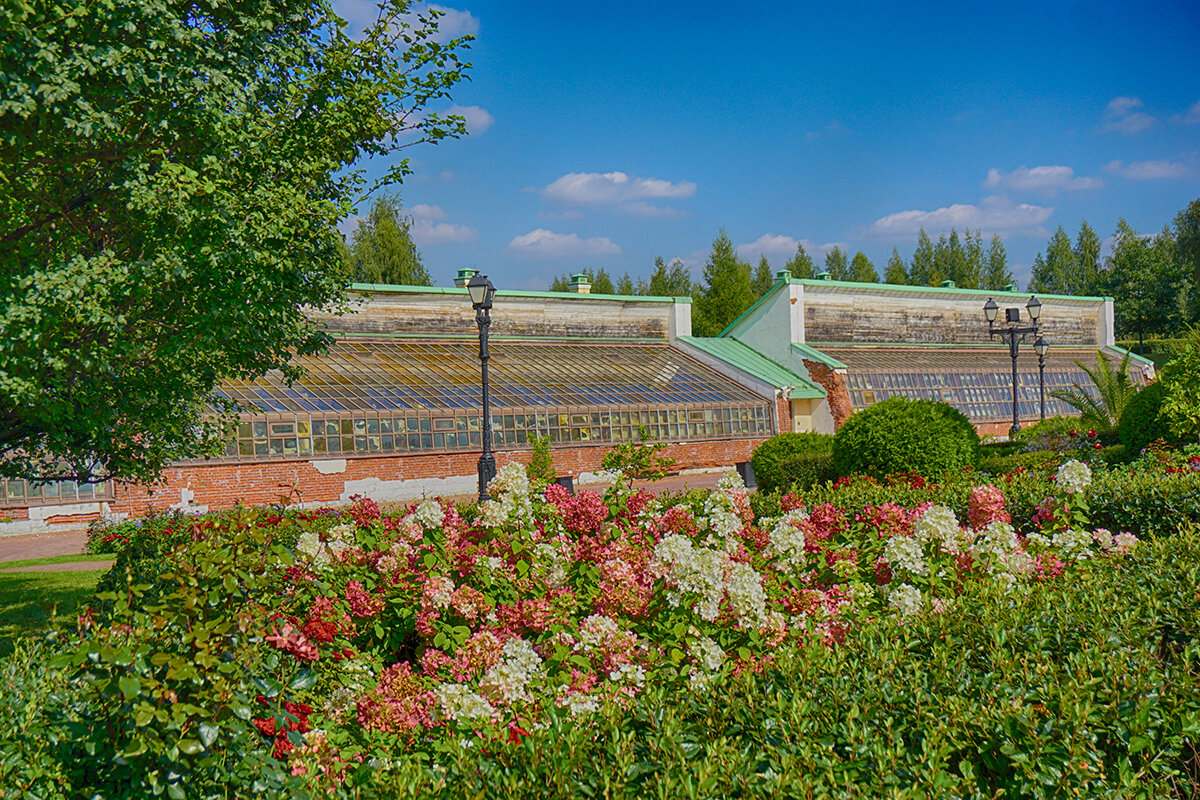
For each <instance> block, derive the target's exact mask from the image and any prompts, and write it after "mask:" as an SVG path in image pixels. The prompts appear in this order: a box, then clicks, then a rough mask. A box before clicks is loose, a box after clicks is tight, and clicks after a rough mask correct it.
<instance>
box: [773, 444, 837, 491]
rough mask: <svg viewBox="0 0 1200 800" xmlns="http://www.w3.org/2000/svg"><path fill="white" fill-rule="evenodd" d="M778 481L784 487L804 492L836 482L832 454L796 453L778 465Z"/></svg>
mask: <svg viewBox="0 0 1200 800" xmlns="http://www.w3.org/2000/svg"><path fill="white" fill-rule="evenodd" d="M779 476H780V481H781V483H782V485H783V486H784V487H790V488H793V489H798V490H800V491H806V490H808V489H810V488H812V487H813V486H818V485H820V484H822V483H826V482H828V481H832V480H837V476H838V475H837V470H836V469H834V468H833V454H832V453H796V454H795V455H791V456H788V457H787V458H785V459H784V460H783V463H781V464H780V465H779Z"/></svg>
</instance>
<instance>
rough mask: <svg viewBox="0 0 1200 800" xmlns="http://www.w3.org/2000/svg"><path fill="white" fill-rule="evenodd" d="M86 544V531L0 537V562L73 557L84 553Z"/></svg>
mask: <svg viewBox="0 0 1200 800" xmlns="http://www.w3.org/2000/svg"><path fill="white" fill-rule="evenodd" d="M86 544H87V531H86V530H73V531H54V532H53V533H26V534H21V535H19V536H0V562H3V561H22V560H24V559H27V558H49V557H50V556H73V555H77V554H79V553H82V552H84V546H85V545H86Z"/></svg>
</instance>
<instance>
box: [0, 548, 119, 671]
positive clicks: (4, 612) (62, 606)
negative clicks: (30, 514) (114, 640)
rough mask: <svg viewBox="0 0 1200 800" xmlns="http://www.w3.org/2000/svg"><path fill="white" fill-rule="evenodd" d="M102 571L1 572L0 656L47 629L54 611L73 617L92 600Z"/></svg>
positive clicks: (43, 560)
mask: <svg viewBox="0 0 1200 800" xmlns="http://www.w3.org/2000/svg"><path fill="white" fill-rule="evenodd" d="M68 558H69V557H68ZM38 560H39V561H42V562H43V563H45V562H46V559H38ZM103 574H104V570H87V571H82V572H8V573H0V658H3V657H5V656H7V655H8V654H9V653H11V652H12V649H13V642H14V641H16V640H17V639H18V638H20V637H22V636H27V635H31V634H33V635H36V634H39V633H44V632H45V631H47V630H49V628H50V620H51V619H52V617H53V615H54V614H55V613H56V614H57V616H58V617H60V618H63V617H73V616H75V614H76V613H77V612H78V611H79V610H80V609H81V608H82V607H84V606H86V605H87V603H88V601H89V600H91V598H92V594H93V593H94V592H95V591H96V583H97V582H99V580H100V576H101V575H103Z"/></svg>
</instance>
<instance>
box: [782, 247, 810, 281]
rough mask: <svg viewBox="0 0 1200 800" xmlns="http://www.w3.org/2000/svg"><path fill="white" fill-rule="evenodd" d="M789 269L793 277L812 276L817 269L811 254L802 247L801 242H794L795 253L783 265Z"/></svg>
mask: <svg viewBox="0 0 1200 800" xmlns="http://www.w3.org/2000/svg"><path fill="white" fill-rule="evenodd" d="M783 266H784V267H786V268H787V269H788V270H790V271H791V273H792V277H793V278H813V277H815V276H816V274H817V269H816V267H815V266H814V265H813V260H812V256H810V255H809V254H808V251H806V250H805V249H804V244H803V243H802V242H797V243H796V253H795V255H793V256H792V257H791V258H789V259H788V261H787V263H786V264H784V265H783Z"/></svg>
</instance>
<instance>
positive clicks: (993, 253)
mask: <svg viewBox="0 0 1200 800" xmlns="http://www.w3.org/2000/svg"><path fill="white" fill-rule="evenodd" d="M1014 283H1016V279H1014V278H1013V274H1012V271H1011V270H1010V269H1009V268H1008V253H1007V252H1006V251H1005V249H1004V240H1002V239H1001V238H1000V234H998V233H993V234H992V243H991V245H990V246H989V247H988V252H987V263H986V264H985V266H984V268H983V278H982V279H981V280H980V288H981V289H991V290H993V291H997V292H998V291H1001V290H1003V289H1004V287H1005V286H1008V285H1010V284H1014Z"/></svg>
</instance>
